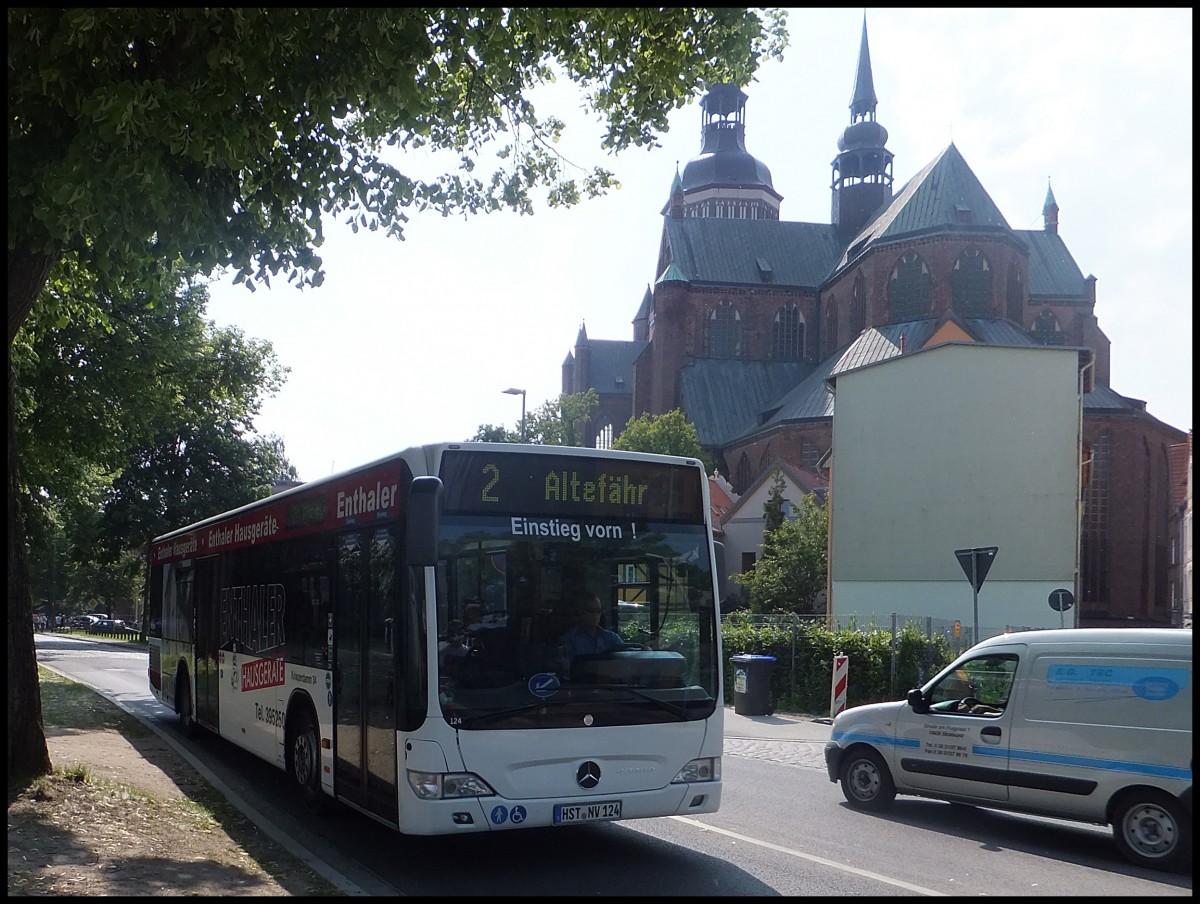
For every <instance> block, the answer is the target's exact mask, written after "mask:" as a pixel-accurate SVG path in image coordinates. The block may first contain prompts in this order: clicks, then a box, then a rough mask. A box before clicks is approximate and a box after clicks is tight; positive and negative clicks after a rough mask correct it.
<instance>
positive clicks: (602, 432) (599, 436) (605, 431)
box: [596, 424, 613, 449]
mask: <svg viewBox="0 0 1200 904" xmlns="http://www.w3.org/2000/svg"><path fill="white" fill-rule="evenodd" d="M612 444H613V425H612V424H605V425H604V426H603V427H601V428H600V429H599V430H597V431H596V448H597V449H611V448H612Z"/></svg>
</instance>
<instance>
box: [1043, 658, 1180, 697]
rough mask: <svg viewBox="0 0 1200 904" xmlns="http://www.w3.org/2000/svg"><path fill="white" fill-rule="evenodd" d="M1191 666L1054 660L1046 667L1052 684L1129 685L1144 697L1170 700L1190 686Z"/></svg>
mask: <svg viewBox="0 0 1200 904" xmlns="http://www.w3.org/2000/svg"><path fill="white" fill-rule="evenodd" d="M1189 677H1190V676H1189V675H1188V671H1187V669H1172V668H1162V667H1161V666H1159V667H1158V668H1156V669H1155V670H1154V671H1153V672H1150V671H1149V669H1147V668H1145V667H1142V666H1119V665H1117V666H1113V665H1093V664H1090V663H1065V662H1060V663H1053V664H1051V665H1050V666H1049V667H1048V668H1047V669H1046V681H1048V682H1049V683H1050V684H1087V685H1093V686H1097V685H1100V686H1107V687H1119V688H1128V689H1129V690H1130V691H1132V692H1133V693H1134V694H1136V695H1137V696H1139V697H1141V698H1142V699H1143V700H1170V699H1171V698H1172V697H1174V696H1175V695H1176V694H1178V693H1179V692H1180V691H1181V690H1182V689H1183V688H1185V687H1187V686H1188V679H1189Z"/></svg>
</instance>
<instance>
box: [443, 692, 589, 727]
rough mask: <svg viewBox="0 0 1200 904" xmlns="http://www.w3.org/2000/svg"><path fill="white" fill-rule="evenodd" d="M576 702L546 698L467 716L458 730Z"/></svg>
mask: <svg viewBox="0 0 1200 904" xmlns="http://www.w3.org/2000/svg"><path fill="white" fill-rule="evenodd" d="M577 702H578V701H577V700H569V699H563V700H555V699H554V697H546V698H545V699H542V700H536V701H534V702H533V703H522V704H521V705H520V706H510V707H509V708H508V709H497V710H495V711H493V712H489V713H480V714H479V715H477V716H468V717H467V718H465V719H463V720H462V725H460V726H458V727H459V728H466V727H467V726H468V725H479V724H483V723H486V722H492V721H495V720H496V719H503V718H505V717H506V716H519V715H521V714H522V713H528V712H533V711H534V710H536V709H542V708H543V707H549V706H564V705H565V704H567V703H577Z"/></svg>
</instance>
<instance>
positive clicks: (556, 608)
mask: <svg viewBox="0 0 1200 904" xmlns="http://www.w3.org/2000/svg"><path fill="white" fill-rule="evenodd" d="M437 583H438V601H439V602H438V618H437V621H438V629H437V636H438V651H439V655H438V689H439V698H440V700H441V706H442V712H443V715H444V716H445V718H446V719H447V721H448V722H449V723H450V724H451V725H453V726H455V727H457V728H461V729H466V730H471V729H479V730H488V729H499V728H506V729H511V728H560V727H567V726H580V725H624V724H645V723H652V722H664V721H681V720H683V721H687V720H695V719H703V718H706V717H708V716H709V715H711V714H712V712H713V708H714V706H715V704H716V694H717V668H718V663H717V645H716V637H715V630H716V629H715V623H714V620H715V609H714V606H713V600H712V574H711V572H710V568H709V550H708V542H707V533H706V531H705V528H704V525H703V524H695V525H688V524H671V523H657V524H656V523H649V522H648V523H643V524H640V525H639V524H636V522H629V521H617V520H616V519H588V520H587V521H586V523H583V524H581V523H579V522H578V521H573V520H567V519H562V520H554V519H540V520H538V521H536V522H534V521H530V520H529V519H524V518H512V517H507V516H498V517H497V516H479V515H474V516H447V517H444V518H443V520H442V524H441V544H440V554H439V562H438V566H437ZM588 610H591V611H590V612H589V611H588ZM597 610H598V612H597ZM597 616H598V617H597Z"/></svg>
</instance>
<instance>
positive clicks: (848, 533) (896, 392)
mask: <svg viewBox="0 0 1200 904" xmlns="http://www.w3.org/2000/svg"><path fill="white" fill-rule="evenodd" d="M835 398H836V407H835V411H834V421H833V467H832V492H831V504H832V520H831V525H830V532H831V556H830V574H831V583H832V589H833V594H832V595H833V602H832V613H833V614H834V615H835V616H837V617H838V618H840V619H841V618H845V617H846V616H847V615H849V614H856V615H858V616H860V620H861V617H862V616H866V615H868V614H872V615H883V614H885V613H890V612H898V613H901V614H903V615H908V616H917V617H924V616H929V617H932V618H935V619H939V620H956V619H957V620H960V621H961V623H962V625H963V626H964V628H966V627H970V626H971V625H972V621H973V602H974V601H973V597H972V592H971V585H970V584H969V583H968V581H967V579H966V577H965V575H964V573H963V570H962V568H961V567H960V565H959V563H958V560H957V559H956V558H955V556H954V550H956V549H962V548H970V547H983V546H996V547H999V552H998V553H997V554H996V558H995V561H994V562H993V565H992V568H991V570H990V571H989V573H988V576H987V579H986V581H985V583H984V585H983V588H982V589H981V590H980V592H979V625H980V636H981V637H986V636H990V635H991V634H997V633H1002V632H1003V631H1004V630H1005V628H1006V627H1013V626H1019V627H1059V625H1060V623H1063V622H1064V621H1065V624H1067V625H1068V626H1070V625H1073V624H1074V615H1075V613H1076V611H1077V607H1076V608H1075V609H1073V610H1071V611H1069V612H1068V613H1067V614H1066V616H1065V619H1064V618H1063V617H1062V616H1060V614H1059V613H1058V612H1057V611H1055V610H1052V609H1051V608H1050V606H1049V603H1048V597H1049V594H1050V592H1051V591H1052V590H1055V589H1059V588H1065V589H1068V590H1070V591H1071V592H1072V593H1075V592H1076V587H1075V574H1076V561H1077V549H1078V529H1079V528H1078V517H1079V509H1078V499H1079V476H1080V475H1079V463H1080V446H1079V442H1080V438H1079V422H1080V421H1079V419H1080V402H1081V398H1080V394H1079V353H1078V350H1077V349H1074V348H1047V347H1036V348H1002V347H996V346H986V345H980V344H974V343H952V344H946V345H940V346H935V347H933V348H928V349H924V350H921V351H918V352H914V353H911V354H908V355H904V356H902V357H897V358H893V359H890V360H888V361H884V362H881V363H879V364H874V365H870V366H867V367H864V368H861V369H859V370H855V371H849V372H846V373H843V374H840V375H838V376H837V377H836V383H835Z"/></svg>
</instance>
